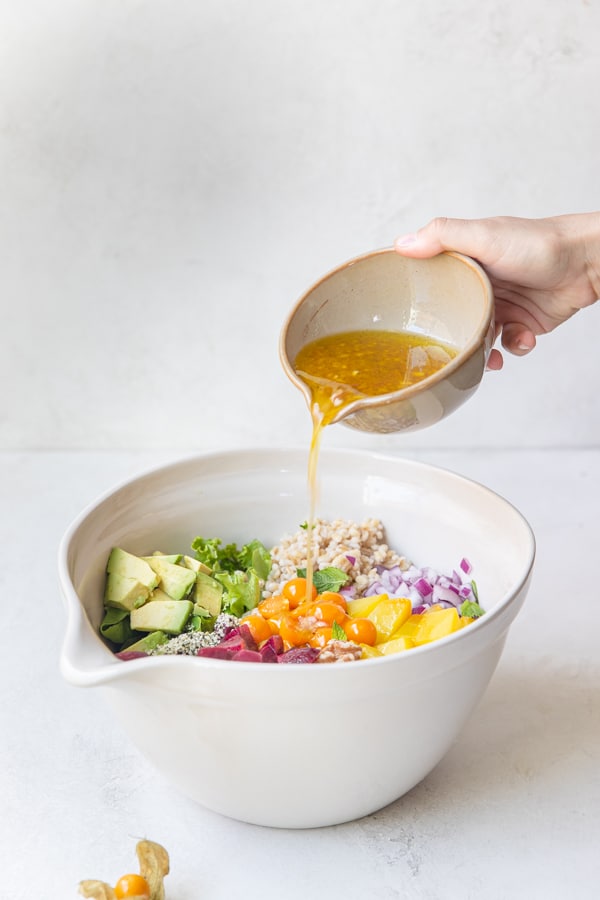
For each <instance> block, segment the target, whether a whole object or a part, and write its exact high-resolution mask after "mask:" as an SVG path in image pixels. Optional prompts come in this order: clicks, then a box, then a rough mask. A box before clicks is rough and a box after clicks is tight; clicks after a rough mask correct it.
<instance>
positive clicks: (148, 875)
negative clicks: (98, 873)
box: [79, 841, 169, 900]
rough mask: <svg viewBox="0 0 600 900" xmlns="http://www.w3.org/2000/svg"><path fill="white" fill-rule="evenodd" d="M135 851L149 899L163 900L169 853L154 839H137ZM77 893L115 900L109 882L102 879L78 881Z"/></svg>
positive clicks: (96, 898) (101, 899)
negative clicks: (147, 887) (148, 889)
mask: <svg viewBox="0 0 600 900" xmlns="http://www.w3.org/2000/svg"><path fill="white" fill-rule="evenodd" d="M135 852H136V853H137V858H138V860H139V864H140V875H141V876H142V877H143V878H145V879H146V881H147V882H148V886H149V888H150V900H165V886H164V877H165V875H168V874H169V854H168V853H167V851H166V850H165V848H164V847H162V846H161V845H160V844H156V843H154V841H138V843H137V845H136V848H135ZM79 893H80V894H81V895H82V896H83V897H88V898H90V900H116V896H117V895H116V894H115V892H114V889H113V888H112V887H111V886H110V884H106V882H104V881H95V880H87V881H80V882H79Z"/></svg>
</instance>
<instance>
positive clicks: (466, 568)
mask: <svg viewBox="0 0 600 900" xmlns="http://www.w3.org/2000/svg"><path fill="white" fill-rule="evenodd" d="M460 567H461V569H462V570H463V572H464V573H465V575H470V574H471V571H472V569H473V566H472V565H471V563H470V562H469V560H468V559H461V561H460Z"/></svg>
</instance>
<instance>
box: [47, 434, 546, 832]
mask: <svg viewBox="0 0 600 900" xmlns="http://www.w3.org/2000/svg"><path fill="white" fill-rule="evenodd" d="M306 464H307V459H306V453H305V452H303V451H298V450H255V451H239V452H237V451H235V452H226V453H218V454H211V455H205V456H200V457H196V458H193V459H187V460H184V461H182V462H177V463H175V464H173V465H169V466H166V467H163V468H160V469H157V470H155V471H152V472H150V473H148V474H145V475H142V476H141V477H138V478H135V479H133V480H131V481H129V482H128V483H126V484H124V485H122V486H121V487H119V488H117V489H116V490H114V491H113V492H111V493H109V494H107V495H105V496H104V497H102V498H100V499H99V500H98V501H97V502H96V503H94V504H93V505H91V506H90V507H88V508H87V509H86V510H84V512H83V513H82V514H81V515H80V516H79V517H78V519H77V520H76V521H75V522H74V523H73V524H72V525H71V527H70V528H69V530H68V531H67V533H66V534H65V536H64V538H63V541H62V544H61V548H60V554H59V572H60V583H61V588H62V592H63V595H64V599H65V604H66V610H67V630H66V636H65V640H64V645H63V649H62V655H61V669H62V673H63V675H64V677H65V678H66V679H67V680H68V681H70V682H71V683H72V684H75V685H79V686H82V687H99V688H101V690H102V691H103V692H104V694H105V696H106V698H107V699H108V701H109V702H110V703H111V705H112V708H113V709H114V712H115V714H116V716H117V718H118V720H119V721H120V723H121V725H122V727H123V729H124V730H125V731H126V732H127V733H128V734H129V737H130V738H131V740H132V742H133V743H134V744H136V745H137V747H138V748H139V750H140V751H141V752H142V753H143V754H145V756H146V757H147V758H148V759H149V760H151V761H152V763H153V764H154V765H155V766H156V768H157V769H158V770H159V771H160V772H161V773H162V774H163V775H164V776H165V777H166V778H168V779H169V780H170V781H171V782H172V783H173V784H174V785H176V786H177V787H178V788H179V789H180V790H181V791H182V792H183V793H185V794H188V795H189V796H191V797H193V798H194V799H195V800H197V801H198V802H199V803H201V804H203V805H204V806H206V807H208V808H210V809H213V810H216V811H217V812H220V813H223V814H224V815H227V816H231V817H233V818H235V819H240V820H243V821H247V822H253V823H256V824H260V825H270V826H276V827H287V828H308V827H317V826H323V825H332V824H336V823H340V822H345V821H349V820H352V819H356V818H358V817H360V816H364V815H366V814H368V813H371V812H374V811H375V810H377V809H380V808H381V807H383V806H385V805H386V804H388V803H390V802H392V801H393V800H395V799H396V798H398V797H400V796H401V795H402V794H404V793H405V792H406V791H408V790H409V789H410V788H411V787H413V786H414V785H415V784H417V782H419V781H420V780H421V779H422V778H424V777H425V776H426V775H427V773H428V772H430V771H431V769H432V768H433V767H434V766H435V765H436V764H437V763H438V762H439V761H440V759H441V758H442V757H443V756H444V754H445V753H446V752H447V750H448V749H449V747H450V746H451V744H452V743H453V741H454V740H455V739H456V737H457V736H458V734H459V732H460V730H461V728H462V727H463V725H464V723H465V721H466V719H467V717H468V716H469V714H470V713H471V712H472V710H473V708H474V707H475V705H476V703H477V702H478V700H479V699H480V697H481V695H482V694H483V692H484V690H485V688H486V686H487V684H488V682H489V679H490V677H491V676H492V673H493V671H494V669H495V667H496V664H497V662H498V659H499V658H500V654H501V652H502V648H503V645H504V641H505V638H506V634H507V631H508V628H509V626H510V624H511V622H512V620H513V619H514V617H515V616H516V614H517V612H518V610H519V609H520V607H521V604H522V603H523V600H524V598H525V594H526V591H527V588H528V585H529V580H530V576H531V571H532V566H533V560H534V553H535V542H534V537H533V534H532V531H531V529H530V527H529V525H528V523H527V522H526V521H525V519H524V518H523V517H522V515H521V514H520V513H519V512H518V511H517V510H516V509H515V508H514V507H513V506H512V505H511V504H509V503H508V502H507V501H505V500H504V499H502V498H501V497H499V496H498V495H497V494H494V493H493V492H491V491H490V490H488V489H486V488H485V487H482V486H481V485H479V484H476V483H474V482H472V481H469V480H467V479H465V478H463V477H460V476H458V475H455V474H453V473H451V472H448V471H445V470H442V469H437V468H433V467H431V466H427V465H422V464H419V463H416V462H412V461H406V460H403V459H399V458H395V457H390V456H385V455H380V454H377V453H365V452H354V451H343V450H336V451H331V450H330V451H323V453H322V455H321V459H320V464H319V480H320V499H319V504H318V514H319V515H320V516H322V517H325V518H337V517H342V518H350V519H354V520H358V521H360V520H362V519H363V518H364V517H367V516H375V517H377V518H380V519H381V520H382V521H383V523H384V525H385V528H386V531H387V535H388V539H389V543H390V545H391V546H392V547H393V548H394V549H397V550H399V551H400V552H402V553H404V554H405V555H406V556H408V557H409V558H410V559H412V560H413V561H414V562H415V563H416V564H417V565H431V566H433V567H435V568H437V569H440V570H450V571H451V570H452V569H453V568H456V566H457V565H458V563H459V562H460V560H461V559H462V558H463V557H465V556H466V557H468V558H469V560H470V561H471V562H472V564H473V566H474V573H473V576H474V577H475V579H476V581H477V584H478V587H479V593H480V599H481V603H482V605H483V606H484V607H485V609H486V610H487V612H486V614H485V616H483V617H482V618H481V619H479V620H478V621H477V622H475V623H473V624H472V625H469V626H468V627H467V628H466V629H464V630H463V631H460V632H458V633H457V634H455V635H453V636H451V637H448V638H444V639H442V640H440V641H437V642H435V643H432V644H429V645H427V646H423V647H420V648H416V649H414V650H410V651H407V652H405V653H401V654H397V655H395V656H390V657H387V658H382V659H373V660H361V661H358V662H355V663H340V664H337V665H312V666H311V665H299V666H289V665H288V666H283V665H282V666H276V665H260V664H256V663H240V662H226V661H222V660H212V659H198V658H191V657H173V656H165V657H160V658H157V657H150V658H146V659H138V660H133V661H128V662H122V661H120V660H118V659H116V658H115V657H114V656H113V654H112V653H111V652H110V650H109V649H107V647H106V646H105V645H104V644H103V642H102V640H101V639H100V637H99V636H98V626H99V624H100V620H101V617H102V591H103V580H104V567H105V564H106V560H107V556H108V553H109V550H110V548H111V547H113V546H115V545H118V546H121V547H124V548H126V549H128V550H130V551H131V552H133V553H149V552H151V551H153V550H155V549H157V548H160V549H161V550H162V551H163V552H167V553H169V552H176V551H178V552H181V551H182V550H184V549H185V548H188V547H189V545H190V542H191V540H192V538H193V537H194V536H196V535H198V534H199V535H203V536H205V537H208V536H219V537H221V538H223V539H224V540H226V541H230V540H234V541H237V542H240V543H243V542H246V541H248V540H250V539H252V538H254V537H257V538H260V539H261V540H262V541H264V542H265V544H267V545H270V544H274V543H276V542H277V541H278V539H279V538H280V537H281V536H282V535H283V534H284V533H286V532H291V531H295V530H296V529H297V527H298V525H299V524H300V523H301V522H303V521H304V520H305V519H306V517H307V510H308V498H307V488H306ZM323 755H325V756H326V757H327V758H328V759H335V760H336V761H337V763H338V764H342V765H343V766H344V769H345V770H346V772H347V773H348V775H349V776H351V774H352V772H360V777H356V778H353V777H348V778H345V779H344V788H343V790H338V789H337V788H336V787H335V785H334V786H332V787H331V790H324V789H323V784H322V783H321V776H320V774H319V772H320V762H319V761H320V759H321V758H322V757H323Z"/></svg>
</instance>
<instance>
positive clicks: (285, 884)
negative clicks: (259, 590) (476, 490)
mask: <svg viewBox="0 0 600 900" xmlns="http://www.w3.org/2000/svg"><path fill="white" fill-rule="evenodd" d="M178 455H181V454H166V453H160V454H159V453H133V452H106V453H5V454H0V497H1V518H0V548H1V549H0V558H1V567H0V588H1V592H2V607H1V609H2V613H1V617H2V618H1V623H2V636H3V650H2V654H1V657H0V659H1V666H2V672H1V678H0V716H1V732H0V733H1V736H2V738H1V741H2V743H1V754H2V755H1V757H0V860H1V863H0V898H2V900H20V898H27V900H33V898H37V897H40V898H57V900H69V898H71V897H73V898H76V897H77V896H78V895H77V887H76V886H77V883H78V881H79V880H80V879H81V878H89V877H95V878H101V879H103V880H107V881H109V882H113V883H114V881H115V880H116V879H117V877H118V876H119V875H120V874H122V873H123V872H127V871H131V870H134V871H135V870H136V860H135V855H134V846H135V842H136V840H137V839H138V838H140V837H144V836H145V837H149V838H151V839H153V840H156V841H159V842H161V843H162V844H164V845H165V847H166V848H167V849H168V851H169V853H170V855H171V866H172V872H171V874H170V875H169V876H168V878H167V881H166V886H167V897H168V900H225V898H228V900H229V898H231V897H238V896H239V897H245V898H262V897H264V896H265V895H266V896H279V897H283V898H290V900H295V898H299V900H300V898H302V900H304V898H306V897H313V898H321V897H322V898H333V897H342V896H344V897H352V898H354V897H357V898H358V897H360V898H363V897H367V898H378V900H379V898H381V900H391V898H426V900H446V898H449V900H452V898H460V900H471V898H472V900H475V898H477V900H481V898H484V900H496V898H497V900H504V898H527V900H536V898H540V900H542V898H543V900H553V898H561V900H563V898H572V900H585V898H598V897H600V661H599V658H600V654H599V650H598V647H599V645H600V580H599V579H598V575H597V572H596V568H595V567H596V565H598V563H599V561H600V528H599V502H598V497H599V494H600V450H587V451H576V450H573V451H568V450H561V451H551V450H543V451H539V452H536V451H502V450H498V451H494V452H481V451H479V452H474V451H471V452H470V451H459V450H453V451H445V452H444V451H438V452H431V451H430V452H427V453H421V454H419V453H417V452H411V453H410V454H409V455H411V456H416V457H418V458H421V459H424V460H425V461H428V462H433V463H435V464H438V465H441V466H443V467H445V468H449V469H453V470H454V471H457V472H460V473H461V474H463V475H466V476H468V477H471V478H474V479H475V480H477V481H481V482H483V483H485V484H487V485H488V486H489V487H491V488H493V489H494V490H496V491H498V492H499V493H500V494H502V495H503V496H505V497H506V498H507V499H509V500H511V501H512V502H513V503H514V504H515V505H516V506H518V507H519V508H520V509H521V511H522V512H523V513H524V514H525V516H526V517H527V518H528V519H529V521H530V523H531V525H532V526H533V529H534V531H535V533H536V537H537V542H538V556H537V561H536V568H535V575H534V580H533V585H532V588H531V591H530V594H529V596H528V599H527V600H526V603H525V606H524V608H523V610H522V611H521V613H520V614H519V616H518V618H517V619H516V621H515V623H514V625H513V627H512V629H511V631H510V633H509V637H508V641H507V646H506V649H505V652H504V655H503V658H502V660H501V662H500V665H499V667H498V669H497V671H496V673H495V675H494V678H493V680H492V683H491V685H490V687H489V688H488V691H487V693H486V694H485V696H484V698H483V700H482V702H481V703H480V705H479V706H478V708H477V709H476V711H475V713H474V715H473V716H472V718H471V720H470V722H469V724H468V726H467V727H466V729H465V731H464V733H463V735H462V736H461V738H460V739H459V741H458V742H457V743H456V745H455V746H454V747H453V749H452V750H451V751H450V752H449V753H448V755H447V756H446V758H445V759H444V760H443V761H442V762H441V763H440V764H439V766H438V767H437V768H436V769H435V770H434V771H433V772H432V773H431V774H430V775H429V777H428V778H426V779H425V781H423V782H422V783H421V784H420V785H418V786H417V787H415V788H414V789H413V790H412V791H411V792H410V793H409V794H408V795H406V796H405V797H403V798H401V799H400V800H398V801H397V802H396V803H394V804H393V805H392V806H390V807H388V808H386V809H384V810H382V811H381V812H379V813H377V814H375V815H371V816H368V817H367V818H365V819H362V820H360V821H357V822H354V823H350V824H348V825H341V826H336V827H333V828H328V829H320V830H316V831H278V830H271V829H266V828H260V827H255V826H249V825H245V824H241V823H238V822H235V821H231V820H228V819H225V818H222V817H221V816H219V815H217V814H215V813H212V812H209V811H207V810H205V809H203V808H201V807H199V806H197V805H195V804H194V803H192V802H191V801H189V800H187V799H186V798H183V797H181V796H180V795H179V794H177V793H175V792H174V791H173V790H172V789H171V788H170V787H169V786H168V785H167V784H166V783H165V781H164V780H163V779H162V777H160V776H158V775H157V774H156V773H155V772H154V770H153V769H152V767H151V766H150V764H148V763H146V762H145V760H144V759H143V758H142V757H141V756H140V755H139V753H138V752H137V751H136V750H135V749H134V748H133V747H132V746H131V744H130V743H129V742H128V740H127V738H126V737H125V736H124V735H122V734H121V733H120V732H119V731H118V730H117V728H116V727H115V725H114V724H113V720H112V718H111V716H110V714H109V711H108V709H107V708H105V707H104V705H103V702H102V701H101V699H100V698H99V696H98V694H97V693H95V692H94V691H93V690H86V689H78V688H74V687H72V686H70V685H68V684H66V683H65V682H63V680H62V678H61V676H60V673H59V670H58V657H59V652H60V645H61V640H62V633H63V629H64V614H63V608H62V603H61V600H60V596H59V591H58V588H57V577H56V562H55V560H56V550H57V544H58V542H59V539H60V537H61V535H62V532H63V531H64V529H65V528H66V526H67V525H68V523H69V521H70V520H71V518H72V517H74V516H75V515H76V514H77V513H78V512H79V510H80V508H81V507H83V506H84V505H85V504H87V503H88V502H89V501H90V500H92V499H94V498H95V497H96V496H97V494H99V493H100V492H102V491H104V490H105V489H107V488H109V487H111V486H112V485H113V484H114V483H115V482H116V481H119V480H121V479H123V478H126V477H129V476H130V475H134V474H137V473H139V472H140V471H141V470H143V469H145V468H148V467H149V466H152V465H155V464H159V463H162V462H163V461H167V460H171V459H174V458H177V456H178ZM364 765H365V767H368V765H369V761H368V760H365V761H364ZM356 775H357V777H360V772H358V773H356ZM346 777H354V773H347V772H344V770H343V767H340V771H339V775H338V777H337V778H334V779H333V780H332V781H330V782H329V784H324V785H323V788H322V789H325V790H332V791H336V790H343V781H344V778H346ZM272 789H273V790H281V791H282V795H283V796H285V786H281V787H280V786H277V785H273V786H272Z"/></svg>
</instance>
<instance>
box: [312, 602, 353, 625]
mask: <svg viewBox="0 0 600 900" xmlns="http://www.w3.org/2000/svg"><path fill="white" fill-rule="evenodd" d="M313 608H314V612H313V615H315V616H316V617H317V619H321V621H322V622H327V624H328V625H332V624H333V622H337V623H338V625H343V624H344V622H345V621H346V619H347V618H348V616H347V615H346V613H345V611H344V610H343V609H342V607H341V606H338V604H337V603H332V602H331V600H320V599H318V600H315V602H314V604H313Z"/></svg>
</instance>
